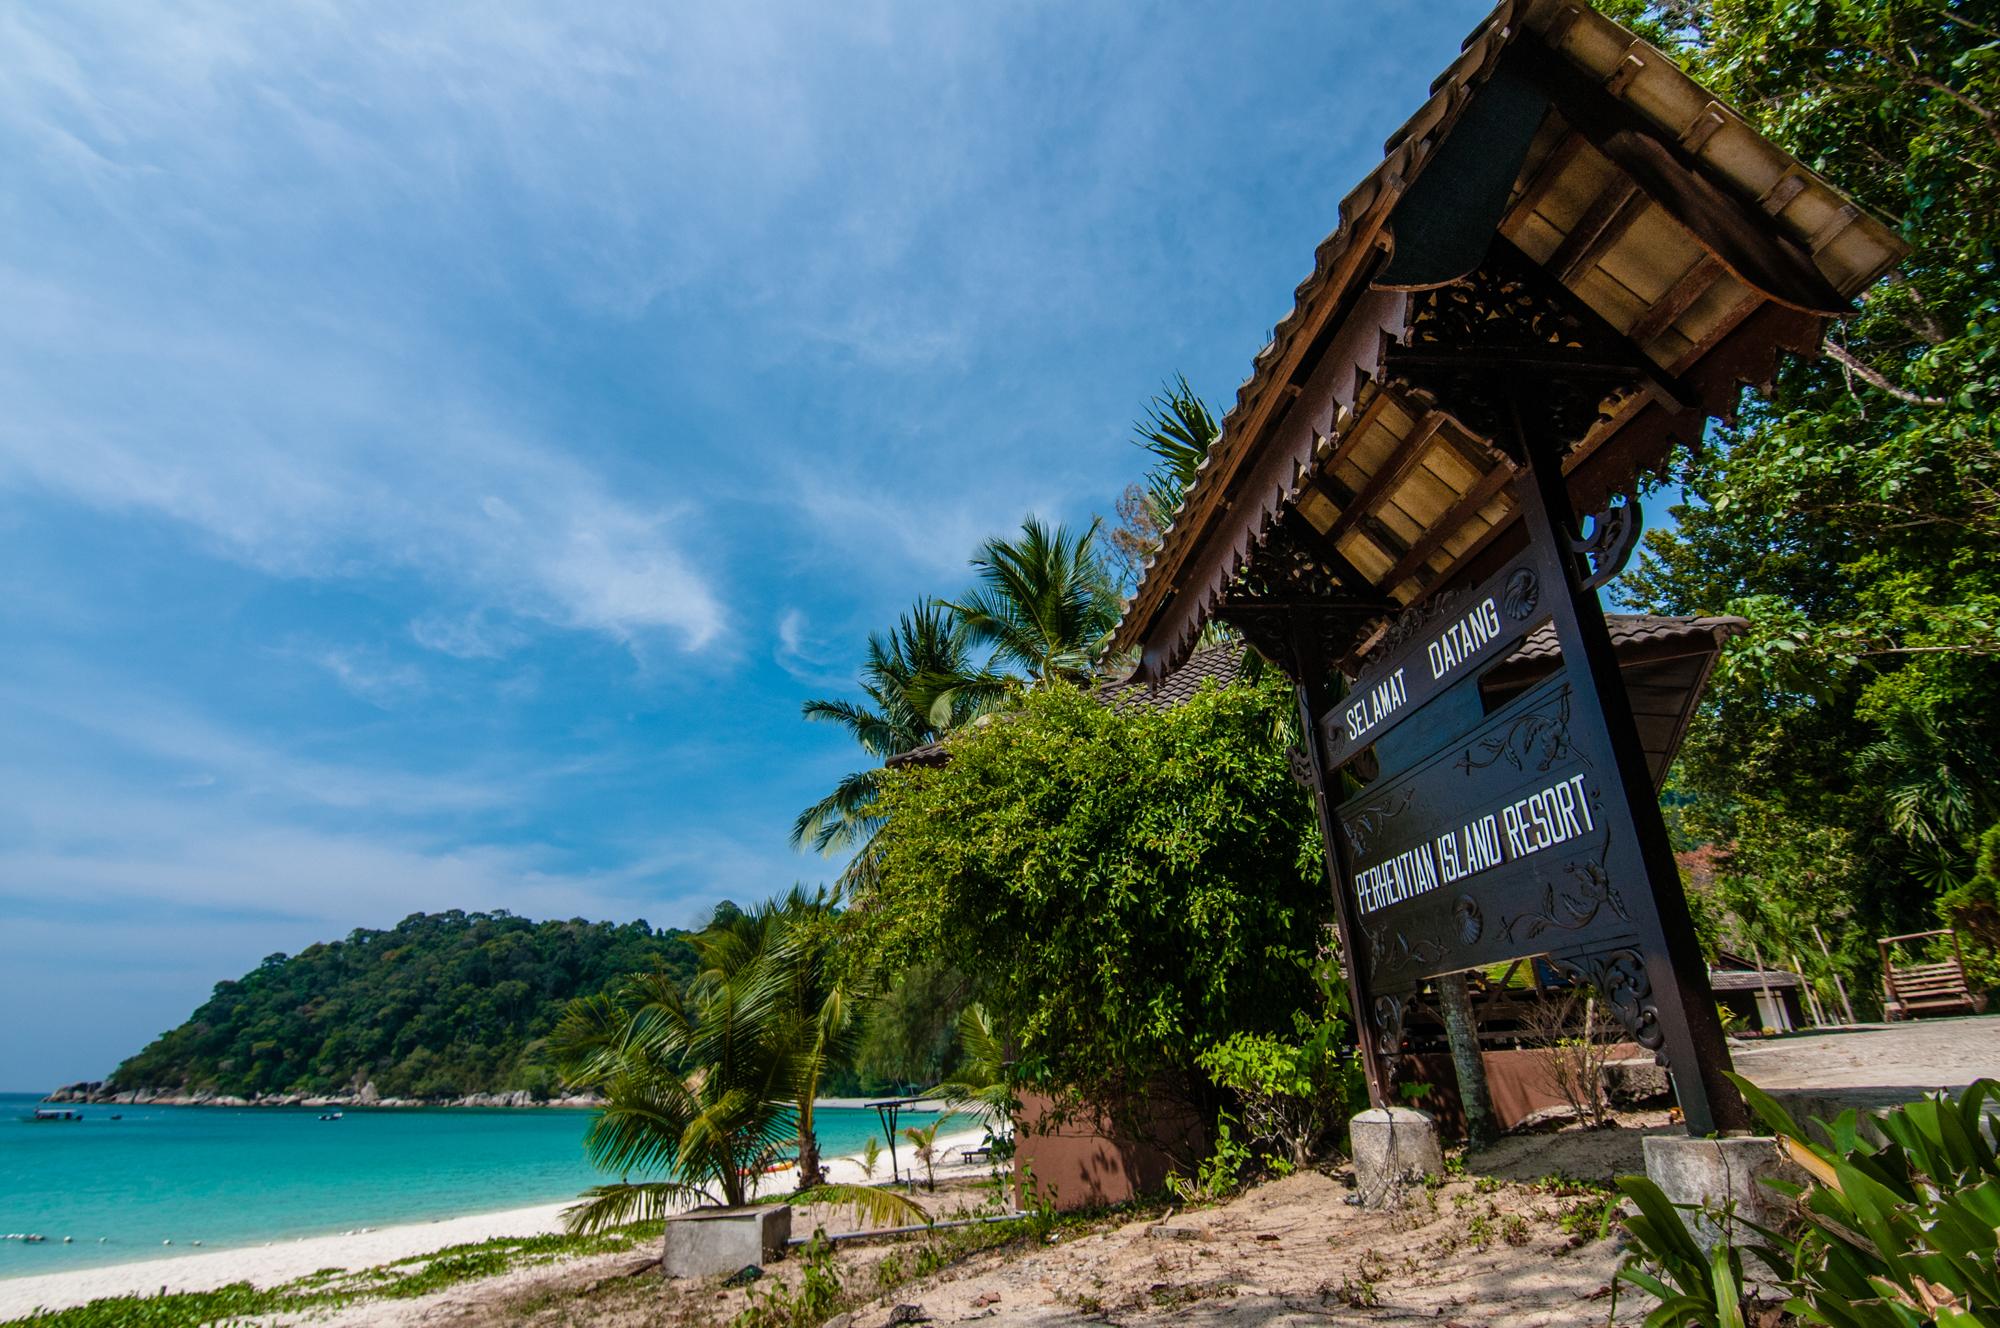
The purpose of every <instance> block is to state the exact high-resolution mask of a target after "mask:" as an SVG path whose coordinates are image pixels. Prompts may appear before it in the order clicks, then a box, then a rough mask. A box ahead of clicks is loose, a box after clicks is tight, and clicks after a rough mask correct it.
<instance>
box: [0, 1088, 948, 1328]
mask: <svg viewBox="0 0 2000 1328" xmlns="http://www.w3.org/2000/svg"><path fill="white" fill-rule="evenodd" d="M984 1136H985V1130H984V1128H983V1127H979V1126H974V1127H973V1128H969V1129H965V1130H960V1131H954V1132H952V1133H950V1134H941V1135H940V1136H939V1138H938V1151H939V1153H940V1154H941V1155H943V1156H944V1157H946V1158H952V1157H955V1156H957V1154H958V1153H959V1152H960V1151H961V1150H963V1149H965V1148H969V1147H975V1146H977V1145H978V1144H979V1143H980V1141H981V1140H982V1139H983V1138H984ZM898 1152H899V1153H900V1154H901V1156H902V1162H903V1167H904V1171H905V1173H906V1174H907V1172H908V1168H909V1164H910V1160H911V1159H910V1158H909V1146H908V1144H907V1143H906V1144H902V1145H900V1146H899V1148H898ZM888 1161H889V1159H888V1154H887V1150H884V1153H883V1157H882V1160H881V1163H880V1165H878V1167H877V1168H876V1174H875V1176H874V1177H873V1179H874V1180H875V1181H877V1182H880V1181H882V1180H885V1179H886V1178H887V1177H886V1174H885V1173H886V1170H887V1167H888ZM825 1165H826V1171H827V1178H828V1179H829V1180H830V1181H834V1182H837V1183H841V1184H857V1183H863V1182H866V1181H868V1180H869V1179H870V1178H869V1177H868V1176H867V1175H866V1174H865V1172H864V1171H863V1168H862V1165H861V1161H860V1158H859V1156H858V1155H848V1156H842V1157H836V1158H830V1159H828V1160H827V1162H826V1164H825ZM965 1170H966V1165H965V1164H951V1165H941V1166H940V1167H939V1168H938V1173H939V1175H941V1176H943V1175H949V1174H953V1173H954V1172H957V1173H961V1174H962V1173H963V1172H964V1171H965ZM770 1182H771V1183H770V1184H769V1185H768V1186H767V1188H766V1189H765V1191H764V1192H765V1193H767V1194H772V1193H780V1192H782V1191H784V1190H787V1189H789V1188H790V1187H791V1184H792V1178H791V1175H790V1173H786V1172H780V1173H775V1174H773V1175H772V1176H771V1177H770ZM574 1202H575V1200H574V1199H564V1200H561V1201H559V1202H555V1203H543V1204H533V1205H529V1206H526V1207H519V1208H509V1209H504V1210H501V1211H497V1212H489V1213H471V1214H466V1215H462V1216H456V1217H443V1218H436V1219H433V1220H431V1221H428V1222H405V1223H397V1224H394V1225H390V1226H383V1227H376V1228H364V1229H360V1230H355V1231H349V1232H342V1233H338V1234H333V1235H320V1236H299V1237H295V1238H292V1239H287V1240H281V1241H273V1242H271V1243H269V1244H265V1245H238V1246H232V1247H229V1248H226V1249H216V1250H204V1251H202V1252H201V1253H199V1254H179V1253H177V1254H163V1255H160V1256H158V1257H155V1258H150V1259H136V1260H132V1261H130V1262H126V1263H115V1264H103V1265H99V1266H96V1267H91V1268H76V1269H69V1270H66V1271H63V1272H54V1273H27V1274H22V1275H20V1276H16V1277H0V1321H4V1320H8V1319H15V1318H20V1317H22V1316H24V1315H27V1314H30V1313H32V1312H34V1311H35V1310H37V1309H42V1310H59V1309H67V1308H70V1307H72V1306H76V1305H83V1304H88V1303H89V1302H90V1301H93V1300H101V1299H104V1298H105V1297H108V1296H134V1295H154V1294H158V1293H160V1292H162V1291H170V1292H171V1291H208V1290H213V1289H214V1288H216V1287H221V1286H228V1285H229V1284H230V1283H232V1282H251V1283H254V1284H255V1285H257V1286H259V1287H271V1286H277V1285H279V1284H281V1283H284V1282H289V1281H292V1280H293V1279H295V1278H299V1277H304V1276H306V1275H307V1274H309V1273H315V1272H318V1271H320V1270H321V1269H325V1268H343V1269H348V1270H353V1269H359V1268H371V1267H374V1266H376V1265H379V1264H385V1263H393V1262H395V1261H396V1260H399V1259H408V1258H414V1257H418V1256H421V1255H426V1254H431V1253H434V1252H436V1251H438V1250H441V1249H444V1248H446V1247H447V1246H452V1245H465V1244H474V1243H477V1242H480V1241H486V1240H495V1239H500V1238H506V1237H519V1236H539V1235H548V1234H551V1233H555V1232H559V1231H561V1230H562V1211H563V1209H565V1208H567V1207H569V1206H570V1205H571V1204H572V1203H574Z"/></svg>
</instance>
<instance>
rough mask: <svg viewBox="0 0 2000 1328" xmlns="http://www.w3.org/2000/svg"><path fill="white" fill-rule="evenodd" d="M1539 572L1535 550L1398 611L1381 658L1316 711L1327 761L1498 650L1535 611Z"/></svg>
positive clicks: (1342, 760) (1347, 757) (1362, 743)
mask: <svg viewBox="0 0 2000 1328" xmlns="http://www.w3.org/2000/svg"><path fill="white" fill-rule="evenodd" d="M1541 576H1542V574H1541V570H1540V560H1539V559H1538V558H1536V557H1534V556H1532V555H1529V556H1525V557H1521V558H1517V559H1515V560H1514V561H1513V562H1512V563H1509V564H1508V565H1507V566H1506V567H1504V568H1502V569H1501V570H1500V571H1498V572H1496V573H1494V574H1493V575H1492V576H1490V577H1488V578H1486V580H1484V581H1482V582H1480V583H1479V584H1478V585H1477V586H1474V587H1473V588H1472V589H1471V590H1470V591H1464V592H1460V591H1448V592H1446V593H1445V594H1442V595H1439V596H1437V597H1435V598H1434V599H1432V600H1430V601H1429V602H1427V603H1426V604H1425V605H1424V606H1423V607H1422V608H1421V609H1419V610H1417V611H1415V612H1412V613H1407V614H1405V615H1404V616H1403V617H1401V618H1399V619H1397V620H1396V622H1395V623H1394V624H1393V625H1392V626H1391V627H1390V629H1389V636H1388V639H1387V640H1385V641H1384V643H1383V644H1382V646H1381V647H1380V658H1378V659H1376V660H1375V661H1374V662H1372V663H1371V664H1369V666H1368V667H1367V668H1366V669H1364V670H1363V671H1362V674H1361V676H1360V677H1359V678H1357V679H1356V680H1355V683H1354V686H1353V687H1352V688H1350V689H1349V690H1348V694H1347V699H1346V701H1345V702H1343V703H1342V704H1341V705H1339V706H1337V707H1335V708H1334V709H1333V710H1331V711H1329V712H1328V713H1327V714H1326V715H1324V716H1322V717H1321V719H1320V739H1321V744H1322V746H1321V750H1322V751H1324V752H1325V753H1326V762H1327V768H1328V769H1329V770H1338V769H1339V768H1340V767H1341V766H1343V765H1345V764H1346V763H1347V762H1349V761H1351V760H1353V759H1354V758H1355V757H1357V756H1359V755H1360V754H1361V753H1362V752H1364V751H1366V750H1367V749H1368V748H1369V747H1370V746H1372V745H1373V744H1375V743H1377V742H1380V741H1381V740H1382V739H1383V738H1385V737H1387V736H1388V735H1389V734H1390V733H1391V732H1393V731H1394V730H1395V729H1396V728H1397V727H1398V726H1400V725H1401V724H1403V723H1404V722H1405V721H1406V720H1409V719H1410V718H1412V717H1414V716H1415V715H1416V714H1417V713H1418V712H1420V711H1421V710H1423V708H1424V706H1425V705H1426V704H1427V703H1428V702H1430V701H1432V700H1434V699H1436V698H1437V697H1438V696H1439V695H1441V694H1442V693H1444V692H1445V691H1448V690H1449V689H1450V688H1452V687H1454V686H1456V685H1457V684H1458V683H1460V682H1461V681H1463V680H1464V679H1466V678H1468V677H1470V676H1471V675H1473V674H1474V673H1476V672H1478V671H1479V669H1480V668H1481V666H1483V665H1485V664H1487V663H1490V662H1491V661H1493V660H1496V659H1501V658H1503V657H1504V656H1505V655H1506V653H1507V651H1508V650H1509V649H1510V648H1512V646H1513V645H1514V643H1515V642H1517V641H1519V640H1520V639H1521V638H1522V637H1524V636H1526V635H1527V634H1528V630H1529V628H1530V627H1532V626H1533V625H1534V623H1535V621H1536V619H1537V614H1536V609H1537V608H1539V607H1540V606H1541V600H1542V588H1541V585H1542V583H1541ZM1540 616H1541V617H1547V616H1548V615H1547V614H1546V613H1543V614H1541V615H1540Z"/></svg>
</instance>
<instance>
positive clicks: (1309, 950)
mask: <svg viewBox="0 0 2000 1328" xmlns="http://www.w3.org/2000/svg"><path fill="white" fill-rule="evenodd" d="M1290 704H1291V702H1290V697H1289V694H1288V693H1287V692H1286V691H1285V690H1284V689H1283V688H1281V687H1278V686H1276V685H1267V686H1263V687H1243V686H1238V687H1231V688H1226V689H1217V688H1213V687H1210V688H1208V689H1206V690H1204V691H1203V692H1202V693H1201V694H1200V695H1198V696H1197V697H1196V698H1195V699H1194V700H1193V701H1191V702H1189V703H1188V704H1186V705H1184V706H1181V707H1178V708H1176V709H1173V710H1170V711H1157V710H1151V709H1140V708H1132V709H1123V710H1121V709H1113V708H1111V707H1107V706H1105V705H1103V704H1101V703H1100V702H1098V701H1097V700H1095V699H1093V698H1092V697H1091V696H1089V695H1088V694H1086V693H1084V692H1082V691H1080V690H1077V689H1075V688H1071V687H1066V686H1051V687H1045V688H1041V689H1037V690H1036V691H1034V692H1032V693H1030V694H1029V695H1027V696H1026V697H1025V698H1024V699H1023V701H1022V703H1021V705H1020V707H1019V708H1018V709H1017V710H1015V711H1013V712H1010V713H1008V714H1006V715H1004V716H1000V717H996V718H995V719H994V720H993V721H992V722H990V723H988V724H985V725H982V726H979V727H976V728H974V729H971V730H969V731H967V732H965V733H962V734H961V735H959V736H958V737H957V738H956V739H954V741H953V743H952V758H951V760H950V762H949V763H948V764H946V765H944V766H941V767H937V768H931V769H916V770H910V771H904V772H899V773H897V774H896V775H894V776H893V777H892V778H891V779H890V780H889V781H888V784H887V786H886V788H885V791H884V794H883V809H884V814H885V818H886V819H885V824H884V827H883V829H882V831H881V835H880V838H879V840H878V843H879V845H880V849H881V855H882V857H881V870H880V873H879V878H878V879H877V881H876V882H875V883H874V884H872V885H871V886H870V887H869V888H868V890H867V891H865V892H864V893H863V894H862V895H861V896H860V897H859V898H858V900H857V901H856V907H855V908H854V909H853V910H852V911H851V913H850V914H849V918H850V920H851V923H852V926H853V929H854V931H855V933H856V940H857V946H856V948H857V951H859V952H864V953H869V954H872V955H875V956H878V957H879V958H880V960H881V962H883V963H884V964H885V965H887V966H889V967H894V966H896V965H897V964H898V963H899V962H902V961H903V960H906V959H909V958H912V957H915V956H919V955H922V956H929V957H932V958H935V959H940V960H942V961H943V962H945V963H948V964H949V965H951V966H952V967H954V968H956V969H957V970H959V971H961V972H963V973H965V974H966V975H967V976H968V977H969V978H970V979H971V980H972V982H973V985H974V986H975V988H976V989H977V991H978V992H979V997H980V1000H981V1001H982V1002H983V1005H984V1007H985V1010H986V1011H987V1013H988V1014H989V1015H990V1017H991V1020H992V1024H993V1026H994V1027H996V1028H997V1029H998V1030H1000V1032H1001V1035H1002V1036H1004V1037H1005V1038H1006V1039H1007V1040H1008V1041H1009V1043H1010V1044H1011V1045H1012V1047H1013V1049H1014V1052H1015V1057H1016V1059H1015V1066H1014V1069H1015V1073H1016V1076H1017V1082H1018V1083H1021V1084H1025V1085H1028V1086H1033V1087H1037V1088H1040V1089H1042V1090H1044V1091H1048V1092H1051V1093H1053V1094H1055V1095H1057V1096H1059V1097H1063V1098H1067V1099H1070V1100H1082V1101H1088V1102H1092V1103H1096V1104H1099V1105H1103V1106H1106V1107H1109V1108H1111V1109H1113V1110H1117V1109H1119V1108H1121V1107H1123V1106H1125V1105H1126V1104H1127V1100H1128V1098H1134V1099H1136V1098H1137V1097H1138V1096H1139V1094H1137V1093H1133V1092H1128V1090H1136V1089H1147V1090H1150V1091H1151V1092H1153V1093H1158V1092H1162V1091H1165V1092H1167V1093H1169V1094H1178V1095H1182V1096H1183V1098H1184V1100H1187V1101H1190V1102H1193V1103H1197V1104H1209V1105H1212V1103H1213V1100H1214V1095H1213V1081H1212V1080H1211V1079H1210V1077H1209V1076H1208V1075H1207V1074H1205V1073H1204V1072H1203V1071H1202V1070H1201V1068H1200V1066H1199V1065H1198V1063H1197V1057H1198V1056H1199V1055H1200V1053H1201V1052H1202V1051H1203V1050H1204V1049H1206V1048H1208V1047H1210V1046H1213V1045H1215V1044H1218V1043H1221V1042H1223V1041H1225V1040H1227V1039H1229V1038H1231V1037H1233V1036H1235V1035H1237V1034H1240V1033H1252V1034H1258V1033H1262V1034H1273V1035H1280V1036H1288V1035H1291V1034H1293V1033H1294V1031H1295V1026H1294V1015H1295V1014H1296V1013H1297V1012H1298V1011H1299V1010H1300V1009H1301V1008H1302V1006H1306V1005H1311V1006H1312V1007H1313V1010H1314V1012H1315V1013H1316V1011H1317V1004H1316V1002H1315V1001H1314V1000H1313V997H1314V988H1313V985H1312V983H1311V982H1310V981H1309V980H1308V977H1307V971H1308V967H1309V965H1310V964H1311V963H1312V961H1313V959H1314V957H1315V954H1316V951H1317V947H1318V945H1319V943H1320V940H1321V931H1322V927H1323V924H1324V922H1325V919H1326V916H1327V914H1328V912H1329V910H1330V907H1331V901H1330V899H1329V898H1328V895H1327V891H1326V885H1325V879H1324V876H1323V875H1322V870H1321V865H1320V856H1319V840H1318V835H1317V831H1316V829H1315V827H1314V824H1313V820H1312V817H1311V815H1310V813H1309V810H1308V803H1307V799H1306V795H1305V793H1304V791H1303V790H1302V789H1301V788H1300V787H1299V785H1298V784H1297V783H1296V781H1294V779H1293V778H1292V774H1291V770H1290V767H1289V763H1288V761H1287V759H1286V756H1285V750H1284V745H1283V744H1282V743H1281V742H1279V741H1276V740H1275V738H1274V733H1275V732H1276V730H1277V727H1278V725H1279V724H1280V723H1281V722H1282V719H1283V717H1284V716H1285V715H1286V714H1287V713H1288V711H1289V707H1290Z"/></svg>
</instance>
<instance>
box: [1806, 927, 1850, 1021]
mask: <svg viewBox="0 0 2000 1328" xmlns="http://www.w3.org/2000/svg"><path fill="white" fill-rule="evenodd" d="M1812 934H1813V939H1814V940H1816V941H1818V942H1819V952H1820V953H1821V954H1823V955H1825V956H1826V968H1827V971H1828V972H1829V973H1831V974H1833V989H1834V990H1835V991H1836V992H1839V993H1840V1008H1841V1010H1842V1012H1843V1013H1845V1014H1846V1015H1847V1022H1848V1023H1850V1024H1858V1023H1860V1022H1861V1021H1860V1020H1858V1019H1856V1018H1855V1017H1854V1002H1853V1001H1850V1000H1848V999H1847V984H1846V983H1845V982H1842V981H1841V980H1840V969H1839V967H1838V966H1837V965H1835V963H1834V962H1833V951H1832V950H1829V949H1828V948H1827V945H1826V937H1824V936H1822V935H1820V934H1819V924H1818V923H1817V922H1815V923H1813V924H1812Z"/></svg>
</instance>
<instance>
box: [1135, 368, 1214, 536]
mask: <svg viewBox="0 0 2000 1328" xmlns="http://www.w3.org/2000/svg"><path fill="white" fill-rule="evenodd" d="M1132 432H1133V441H1134V442H1136V443H1138V444H1139V446H1141V447H1143V448H1145V449H1146V450H1147V451H1148V452H1151V453H1152V454H1153V456H1154V457H1155V458H1157V460H1156V462H1155V464H1154V466H1153V468H1152V470H1151V471H1150V472H1148V474H1147V476H1146V498H1147V501H1148V502H1149V503H1150V504H1151V506H1152V509H1153V519H1154V522H1155V523H1156V524H1157V525H1158V526H1159V527H1160V528H1161V529H1163V530H1164V529H1165V528H1166V527H1167V525H1168V524H1169V523H1171V522H1172V520H1173V516H1174V509H1176V508H1177V507H1179V506H1180V504H1181V499H1182V498H1183V497H1185V496H1186V494H1187V491H1188V487H1189V486H1190V485H1192V484H1193V483H1194V478H1195V476H1196V474H1198V473H1199V472H1200V470H1201V463H1202V462H1203V461H1205V460H1207V459H1208V450H1209V448H1211V447H1213V446H1214V445H1215V440H1216V439H1217V438H1219V437H1221V436H1222V427H1221V426H1220V425H1218V424H1217V423H1216V422H1215V417H1214V416H1213V415H1212V414H1210V413H1209V409H1208V407H1207V406H1206V405H1204V404H1203V402H1202V400H1201V398H1200V397H1198V396H1196V395H1195V393H1194V389H1193V388H1191V387H1189V386H1188V380H1187V377H1186V375H1184V374H1177V375H1175V377H1174V381H1173V382H1171V383H1168V384H1167V385H1166V386H1165V387H1164V388H1163V389H1162V390H1161V392H1160V394H1159V395H1158V396H1156V397H1154V398H1153V400H1152V401H1151V403H1149V405H1148V406H1147V408H1146V414H1145V417H1144V418H1143V419H1141V420H1139V421H1138V423H1136V424H1134V425H1133V426H1132Z"/></svg>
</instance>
